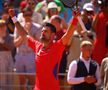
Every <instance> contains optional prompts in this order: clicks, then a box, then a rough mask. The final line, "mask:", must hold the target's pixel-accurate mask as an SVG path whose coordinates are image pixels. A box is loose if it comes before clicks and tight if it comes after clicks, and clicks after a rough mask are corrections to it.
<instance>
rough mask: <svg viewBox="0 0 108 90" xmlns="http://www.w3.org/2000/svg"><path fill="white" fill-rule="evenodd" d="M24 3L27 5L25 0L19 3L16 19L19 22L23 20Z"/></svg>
mask: <svg viewBox="0 0 108 90" xmlns="http://www.w3.org/2000/svg"><path fill="white" fill-rule="evenodd" d="M26 5H27V3H26V1H22V2H21V3H20V13H19V14H18V16H17V18H18V21H19V22H20V23H22V22H24V17H23V12H24V9H25V8H26Z"/></svg>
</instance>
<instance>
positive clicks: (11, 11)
mask: <svg viewBox="0 0 108 90" xmlns="http://www.w3.org/2000/svg"><path fill="white" fill-rule="evenodd" d="M8 12H9V15H10V16H11V18H12V20H13V22H14V24H15V27H16V28H17V31H18V33H19V34H20V36H21V37H22V38H23V39H26V36H27V32H26V30H24V28H23V27H22V26H21V24H20V23H19V22H18V21H17V18H16V16H15V11H14V9H9V11H8Z"/></svg>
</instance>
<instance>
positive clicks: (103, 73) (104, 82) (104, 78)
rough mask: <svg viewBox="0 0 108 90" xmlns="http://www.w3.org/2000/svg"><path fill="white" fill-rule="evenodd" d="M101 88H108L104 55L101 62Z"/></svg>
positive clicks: (107, 69) (106, 60) (107, 74)
mask: <svg viewBox="0 0 108 90" xmlns="http://www.w3.org/2000/svg"><path fill="white" fill-rule="evenodd" d="M101 80H102V90H108V57H105V58H104V59H103V60H102V63H101Z"/></svg>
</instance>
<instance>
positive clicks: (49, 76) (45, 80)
mask: <svg viewBox="0 0 108 90" xmlns="http://www.w3.org/2000/svg"><path fill="white" fill-rule="evenodd" d="M9 14H10V16H11V17H12V20H13V21H14V23H15V26H16V28H17V30H18V33H19V34H20V35H21V38H23V39H24V40H26V41H27V42H28V45H29V46H30V47H31V48H32V49H33V50H34V51H35V53H36V56H37V59H36V85H35V89H34V90H59V89H60V88H59V81H58V68H59V64H60V60H61V57H62V53H63V51H64V49H65V46H66V45H67V44H68V42H69V40H70V38H71V36H72V34H73V31H74V29H75V27H76V25H77V23H78V20H77V18H75V17H73V18H72V22H71V24H70V25H69V28H68V30H67V32H66V34H64V35H63V36H62V38H61V39H60V40H59V41H57V42H55V43H54V42H53V40H54V36H55V33H56V28H55V27H54V25H52V24H51V23H45V24H44V25H43V27H42V32H41V36H40V40H41V42H39V41H37V40H36V41H35V40H34V39H33V38H32V37H30V36H29V35H27V32H26V31H25V30H24V28H23V27H22V26H21V25H20V24H19V22H18V21H17V18H16V17H15V12H14V10H13V9H10V10H9ZM77 15H78V13H76V16H77ZM56 50H58V51H56Z"/></svg>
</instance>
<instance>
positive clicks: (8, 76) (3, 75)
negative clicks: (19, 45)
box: [0, 19, 14, 90]
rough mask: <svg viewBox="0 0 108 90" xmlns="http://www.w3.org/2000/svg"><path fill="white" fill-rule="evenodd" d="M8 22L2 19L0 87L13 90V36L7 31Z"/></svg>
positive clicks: (0, 28) (0, 23) (0, 21)
mask: <svg viewBox="0 0 108 90" xmlns="http://www.w3.org/2000/svg"><path fill="white" fill-rule="evenodd" d="M6 30H7V26H6V22H5V21H4V20H2V19H0V89H1V90H12V88H13V87H10V86H11V85H13V74H12V73H13V58H12V54H11V51H12V50H13V48H14V43H13V37H12V35H10V34H9V33H7V32H6Z"/></svg>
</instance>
